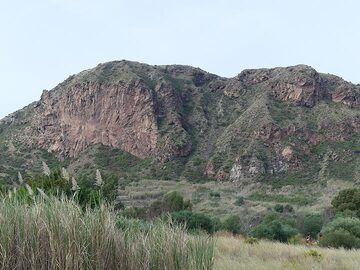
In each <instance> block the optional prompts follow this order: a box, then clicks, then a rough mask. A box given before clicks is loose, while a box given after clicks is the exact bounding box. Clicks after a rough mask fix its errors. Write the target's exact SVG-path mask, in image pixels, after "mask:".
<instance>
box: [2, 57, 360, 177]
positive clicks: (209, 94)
mask: <svg viewBox="0 0 360 270" xmlns="http://www.w3.org/2000/svg"><path fill="white" fill-rule="evenodd" d="M359 109H360V87H359V86H358V85H353V84H351V83H348V82H346V81H344V80H342V79H341V78H339V77H336V76H333V75H325V74H319V73H318V72H316V71H315V70H314V69H312V68H311V67H308V66H304V65H299V66H294V67H287V68H274V69H258V70H245V71H243V72H241V73H240V74H239V75H238V76H236V77H234V78H230V79H227V78H221V77H219V76H216V75H213V74H209V73H207V72H204V71H202V70H200V69H197V68H192V67H188V66H149V65H145V64H140V63H134V62H128V61H120V62H110V63H106V64H101V65H99V66H97V67H96V68H94V69H91V70H87V71H83V72H81V73H79V74H77V75H74V76H71V77H70V78H68V79H67V80H66V81H64V82H63V83H61V84H59V85H58V86H57V87H56V88H54V89H53V90H51V91H47V90H44V92H43V94H42V96H41V99H40V101H38V102H36V103H34V104H31V105H30V106H28V107H26V108H25V109H23V110H21V111H19V112H17V113H14V114H13V115H10V116H9V117H7V118H5V119H3V120H1V121H0V140H1V141H2V143H3V144H5V145H7V146H9V144H10V142H11V143H15V144H19V145H23V146H25V148H26V147H27V148H29V149H30V148H31V149H33V148H39V149H44V150H46V151H47V152H51V153H54V155H56V156H57V157H58V158H60V159H64V158H76V157H78V156H79V155H81V154H82V153H83V152H84V150H86V149H87V148H89V147H91V146H92V145H97V144H102V145H105V146H109V147H112V148H118V149H121V150H123V151H125V152H128V153H130V154H132V155H134V156H136V157H138V158H140V159H147V158H150V159H154V160H157V162H158V163H159V164H164V163H166V162H171V161H172V160H175V159H177V158H179V157H184V158H185V159H186V161H185V165H184V166H185V167H184V168H183V169H184V171H192V172H194V171H201V174H203V175H205V176H207V177H210V178H216V179H218V180H231V181H237V182H239V181H240V182H241V181H243V182H246V181H253V180H254V179H257V178H259V177H263V176H266V175H268V176H271V177H275V176H276V175H278V174H279V173H284V172H286V173H290V174H292V173H294V174H297V173H299V172H302V173H304V172H306V171H307V170H309V172H310V171H311V173H316V174H317V173H318V171H319V170H320V169H321V168H322V167H321V166H322V165H321V164H323V163H322V162H323V159H324V157H325V155H329V153H332V152H334V153H335V155H337V158H338V161H339V162H346V161H347V160H351V162H353V163H354V168H353V170H355V171H356V170H357V169H358V165H359V164H358V156H355V154H353V153H355V152H356V150H357V149H358V147H359V133H360V110H359ZM333 142H337V143H338V145H341V147H340V148H339V147H338V146H337V148H336V150H335V149H333V147H332V146H333ZM346 142H348V144H346ZM349 142H350V143H349ZM324 143H325V144H326V143H328V145H326V146H323V144H324ZM7 149H9V147H8V148H7ZM324 149H325V150H324ZM339 149H340V150H339ZM341 151H342V152H341ZM354 151H355V152H354ZM199 160H200V161H201V162H199ZM195 161H196V162H195ZM334 162H337V161H336V159H334ZM199 163H200V164H202V165H201V166H200V165H199V166H198V165H196V164H199ZM310 163H311V166H310V167H311V168H313V170H314V171H312V170H310V169H309V166H308V164H310ZM314 164H315V165H316V166H315V165H314ZM161 166H162V165H161ZM314 166H315V167H314ZM300 174H301V173H300ZM354 175H355V174H354Z"/></svg>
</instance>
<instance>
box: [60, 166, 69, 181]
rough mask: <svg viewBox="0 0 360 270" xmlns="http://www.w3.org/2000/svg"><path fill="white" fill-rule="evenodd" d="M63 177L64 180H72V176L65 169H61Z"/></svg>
mask: <svg viewBox="0 0 360 270" xmlns="http://www.w3.org/2000/svg"><path fill="white" fill-rule="evenodd" d="M61 177H62V178H64V179H65V180H66V181H69V180H70V175H69V173H68V172H67V170H66V169H65V168H64V167H62V168H61Z"/></svg>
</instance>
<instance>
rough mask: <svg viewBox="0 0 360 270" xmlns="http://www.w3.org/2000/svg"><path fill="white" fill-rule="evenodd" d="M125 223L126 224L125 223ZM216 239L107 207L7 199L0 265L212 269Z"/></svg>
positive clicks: (1, 210)
mask: <svg viewBox="0 0 360 270" xmlns="http://www.w3.org/2000/svg"><path fill="white" fill-rule="evenodd" d="M124 224H125V226H124ZM213 250H214V243H213V241H212V240H211V239H210V238H208V237H206V236H190V235H188V234H186V232H185V231H184V230H182V229H181V228H179V227H175V226H171V225H170V224H166V223H163V222H160V221H159V222H155V223H149V224H146V225H145V226H139V222H135V221H129V220H122V219H119V218H118V216H117V215H116V213H115V212H114V211H112V210H111V209H110V208H109V207H107V206H104V205H103V206H101V207H99V208H98V209H87V210H85V211H84V210H83V209H82V208H81V207H79V206H78V205H77V204H76V203H75V202H74V201H72V200H68V199H65V198H64V199H56V198H46V199H45V198H35V199H34V200H33V201H32V202H31V203H29V202H25V201H24V200H22V199H19V198H16V197H15V198H14V197H12V198H9V197H7V198H4V199H3V200H2V202H1V203H0V269H61V270H65V269H80V270H81V269H99V270H100V269H101V270H103V269H124V270H127V269H129V270H132V269H134V270H142V269H169V270H176V269H201V270H206V269H211V268H212V265H213Z"/></svg>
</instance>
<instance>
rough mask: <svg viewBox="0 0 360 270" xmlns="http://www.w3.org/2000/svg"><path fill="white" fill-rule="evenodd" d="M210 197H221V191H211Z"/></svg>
mask: <svg viewBox="0 0 360 270" xmlns="http://www.w3.org/2000/svg"><path fill="white" fill-rule="evenodd" d="M210 197H212V198H220V197H221V195H220V192H217V191H211V192H210Z"/></svg>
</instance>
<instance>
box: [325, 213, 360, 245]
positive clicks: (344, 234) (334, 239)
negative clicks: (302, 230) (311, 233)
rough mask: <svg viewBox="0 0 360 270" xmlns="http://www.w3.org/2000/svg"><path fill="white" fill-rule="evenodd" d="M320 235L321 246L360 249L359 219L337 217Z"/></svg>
mask: <svg viewBox="0 0 360 270" xmlns="http://www.w3.org/2000/svg"><path fill="white" fill-rule="evenodd" d="M321 235H322V237H321V238H320V245H321V246H326V247H335V248H338V247H344V248H348V249H350V248H360V219H358V218H349V217H346V218H343V217H338V218H336V219H334V220H333V221H331V222H330V223H328V224H327V225H326V226H325V227H324V228H323V230H322V231H321Z"/></svg>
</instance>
